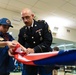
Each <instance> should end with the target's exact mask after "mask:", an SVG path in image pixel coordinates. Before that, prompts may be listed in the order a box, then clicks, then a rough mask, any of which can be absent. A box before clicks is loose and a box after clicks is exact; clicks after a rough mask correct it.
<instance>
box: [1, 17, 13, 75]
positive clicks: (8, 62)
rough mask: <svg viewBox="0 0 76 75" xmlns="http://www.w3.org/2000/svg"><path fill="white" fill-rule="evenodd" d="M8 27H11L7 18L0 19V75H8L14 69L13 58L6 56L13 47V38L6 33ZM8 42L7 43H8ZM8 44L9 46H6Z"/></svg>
mask: <svg viewBox="0 0 76 75" xmlns="http://www.w3.org/2000/svg"><path fill="white" fill-rule="evenodd" d="M9 27H13V26H12V25H11V22H10V20H9V19H7V18H1V19H0V28H1V30H0V42H1V45H0V75H9V73H10V71H11V70H13V69H14V63H13V58H12V57H10V56H9V55H8V50H9V48H10V47H8V46H12V47H13V43H12V42H10V41H13V40H14V38H13V37H12V36H11V35H10V34H9V33H7V31H8V30H9ZM8 42H9V43H8ZM8 44H9V45H8Z"/></svg>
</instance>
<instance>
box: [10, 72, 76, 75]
mask: <svg viewBox="0 0 76 75" xmlns="http://www.w3.org/2000/svg"><path fill="white" fill-rule="evenodd" d="M10 75H21V72H19V73H11V74H10ZM58 75H76V74H73V73H66V74H64V72H58Z"/></svg>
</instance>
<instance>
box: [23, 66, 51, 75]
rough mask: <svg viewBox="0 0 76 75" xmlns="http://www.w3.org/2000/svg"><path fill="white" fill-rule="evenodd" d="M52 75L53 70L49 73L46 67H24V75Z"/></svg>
mask: <svg viewBox="0 0 76 75" xmlns="http://www.w3.org/2000/svg"><path fill="white" fill-rule="evenodd" d="M37 74H40V75H52V70H50V72H47V70H46V68H44V66H27V65H24V66H23V71H22V75H37Z"/></svg>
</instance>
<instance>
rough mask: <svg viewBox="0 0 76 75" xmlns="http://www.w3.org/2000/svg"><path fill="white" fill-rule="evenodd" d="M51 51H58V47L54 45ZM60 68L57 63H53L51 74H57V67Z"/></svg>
mask: <svg viewBox="0 0 76 75" xmlns="http://www.w3.org/2000/svg"><path fill="white" fill-rule="evenodd" d="M53 51H59V47H54V48H53ZM59 68H60V66H59V65H55V66H54V69H53V75H58V69H59Z"/></svg>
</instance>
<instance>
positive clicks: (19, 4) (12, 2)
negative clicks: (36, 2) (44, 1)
mask: <svg viewBox="0 0 76 75" xmlns="http://www.w3.org/2000/svg"><path fill="white" fill-rule="evenodd" d="M8 5H9V6H12V7H18V8H21V9H23V8H25V7H27V8H28V7H31V5H27V4H25V3H22V2H20V1H18V0H10V2H9V4H8Z"/></svg>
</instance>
